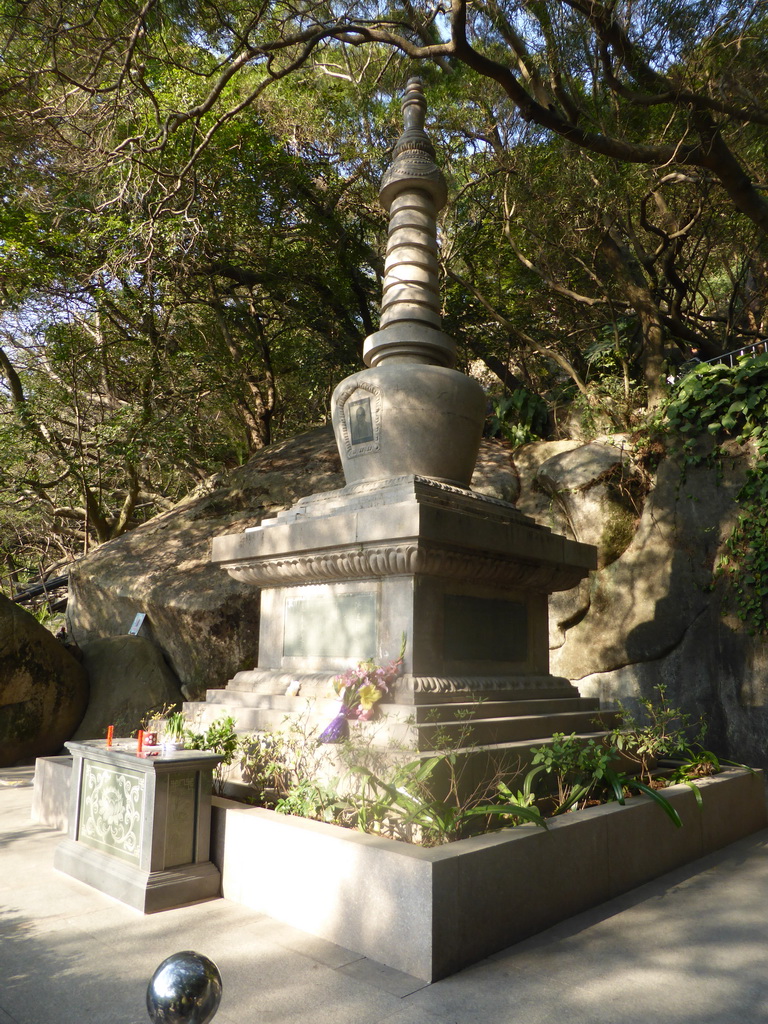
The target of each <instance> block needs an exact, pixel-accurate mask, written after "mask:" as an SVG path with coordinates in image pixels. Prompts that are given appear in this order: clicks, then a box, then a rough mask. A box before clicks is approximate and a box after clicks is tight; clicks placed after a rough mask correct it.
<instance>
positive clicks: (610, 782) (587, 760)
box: [519, 733, 683, 828]
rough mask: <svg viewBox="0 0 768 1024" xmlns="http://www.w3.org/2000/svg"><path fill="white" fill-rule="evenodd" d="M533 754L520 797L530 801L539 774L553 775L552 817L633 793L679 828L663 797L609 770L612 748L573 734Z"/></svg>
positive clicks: (620, 800) (554, 739) (676, 816)
mask: <svg viewBox="0 0 768 1024" xmlns="http://www.w3.org/2000/svg"><path fill="white" fill-rule="evenodd" d="M532 753H533V755H534V757H533V763H534V767H533V768H532V769H531V770H530V772H528V775H527V776H526V777H525V781H524V785H523V791H522V793H521V794H519V795H521V796H523V797H524V798H527V799H530V796H531V794H532V792H533V781H534V779H535V778H536V777H537V776H538V775H540V774H542V773H546V774H549V775H553V776H554V778H555V780H556V783H557V797H556V798H554V799H555V806H554V808H553V810H552V815H553V816H556V815H559V814H565V813H566V812H568V811H572V810H575V809H578V808H580V807H581V808H584V807H586V806H587V805H588V803H589V802H591V801H593V800H594V801H595V802H596V803H599V802H603V801H607V800H611V799H613V800H616V801H617V802H618V803H620V804H623V803H624V802H625V796H626V794H627V793H628V792H629V791H630V790H635V791H636V792H637V793H642V794H644V795H645V796H648V797H650V798H651V799H652V800H653V801H654V803H656V804H657V805H658V806H659V807H660V808H661V809H662V810H663V811H664V813H665V814H666V815H667V817H668V818H669V820H670V821H671V822H672V824H673V825H675V826H676V828H681V827H682V824H683V823H682V821H681V820H680V815H679V814H678V813H677V811H676V810H675V808H674V807H673V806H672V804H671V803H670V802H669V800H667V798H666V797H664V796H662V794H661V793H659V792H658V791H657V790H655V789H653V788H651V787H650V786H647V785H646V784H645V783H644V782H641V781H640V779H636V778H633V777H632V776H630V775H626V774H625V773H624V772H617V771H616V770H615V769H614V768H613V767H612V763H613V762H615V760H616V756H617V753H618V751H617V748H616V747H614V746H610V745H604V744H599V743H595V741H594V740H587V741H586V742H585V741H584V740H580V739H579V738H578V736H576V734H575V733H571V735H570V736H564V735H563V734H562V733H555V734H554V736H553V737H552V745H551V746H549V747H536V748H533V750H532ZM537 762H538V763H537ZM534 799H535V798H534ZM539 799H541V798H539Z"/></svg>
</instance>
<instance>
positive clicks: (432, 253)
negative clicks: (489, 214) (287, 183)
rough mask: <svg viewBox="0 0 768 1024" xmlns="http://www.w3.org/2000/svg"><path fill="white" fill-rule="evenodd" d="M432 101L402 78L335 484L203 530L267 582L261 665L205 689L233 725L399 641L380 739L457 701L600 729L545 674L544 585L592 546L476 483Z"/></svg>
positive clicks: (514, 721) (402, 732)
mask: <svg viewBox="0 0 768 1024" xmlns="http://www.w3.org/2000/svg"><path fill="white" fill-rule="evenodd" d="M425 113H426V103H425V100H424V95H423V90H422V86H421V82H420V81H419V80H418V79H411V80H410V81H409V82H408V85H407V88H406V92H405V98H404V102H403V114H404V122H405V129H404V132H403V134H402V136H401V137H400V139H399V141H398V143H397V145H396V146H395V150H394V160H393V163H392V166H391V168H390V169H389V171H388V172H387V173H386V174H385V176H384V180H383V182H382V185H381V191H380V200H381V203H382V206H383V207H384V209H385V210H387V211H388V212H389V215H390V229H389V240H388V245H387V256H386V264H385V279H384V286H383V299H382V307H381V325H380V329H379V331H377V332H376V333H375V334H372V335H371V336H370V337H369V338H368V339H367V340H366V342H365V349H364V358H365V363H366V366H367V369H364V370H361V371H360V372H359V373H356V374H354V375H353V376H351V377H348V378H347V379H346V380H343V381H342V382H341V383H340V384H339V385H338V387H337V388H336V391H335V393H334V396H333V405H332V415H333V425H334V431H335V435H336V442H337V445H338V448H339V453H340V455H341V459H342V464H343V467H344V474H345V478H346V481H347V485H346V487H344V488H342V489H341V490H337V491H332V492H329V493H324V494H315V495H310V496H308V497H306V498H303V499H301V500H300V501H299V502H297V504H296V505H294V506H293V507H292V508H290V509H288V510H286V511H284V512H281V513H280V514H278V515H277V516H276V517H274V518H272V519H266V520H264V521H263V522H262V523H261V525H260V526H258V527H255V528H252V529H248V530H246V531H245V532H244V533H238V534H229V535H226V536H221V537H217V538H215V540H214V542H213V549H212V561H213V562H214V564H215V565H217V566H220V567H221V568H223V569H225V570H226V571H227V572H228V573H230V574H231V575H232V576H233V577H235V579H238V580H241V581H244V582H248V583H253V584H254V585H255V586H258V587H260V588H261V616H260V627H259V661H258V666H257V667H255V668H253V669H251V670H247V671H243V672H239V673H238V674H237V675H236V676H235V677H234V678H233V679H232V680H231V681H230V682H229V685H228V687H227V689H226V690H216V691H209V692H208V697H207V702H206V705H204V710H205V716H206V717H207V718H208V719H211V718H214V717H217V716H218V715H220V714H222V713H223V712H224V711H225V710H226V711H229V712H231V713H232V714H234V715H235V717H236V718H237V723H238V729H240V730H243V731H250V730H254V729H268V728H279V727H280V726H281V725H282V724H283V723H284V720H285V716H286V713H299V712H300V711H301V709H302V708H306V707H307V698H311V699H312V701H313V702H314V704H315V710H314V711H313V714H316V715H317V720H318V723H320V722H322V721H323V720H326V721H327V719H328V715H329V709H332V708H333V707H334V706H335V704H333V703H332V702H331V697H332V693H331V688H330V684H331V681H332V680H333V678H334V677H335V676H336V675H338V674H339V673H340V672H342V671H343V670H344V669H346V668H348V667H350V666H353V665H355V664H356V663H357V662H359V661H362V660H365V659H371V658H372V659H374V660H375V661H376V662H377V663H379V664H383V663H386V662H389V661H391V660H392V659H393V658H396V657H397V655H398V653H399V651H400V648H401V639H402V638H403V637H404V638H405V648H404V656H403V671H402V674H401V675H400V677H399V679H398V680H397V683H396V684H395V687H394V690H393V693H392V694H391V697H390V702H387V703H385V702H382V704H381V705H380V710H379V718H380V722H381V723H382V724H383V726H384V728H381V729H380V730H379V735H380V737H381V738H380V742H381V744H382V745H387V744H391V743H393V742H397V743H400V744H402V745H404V746H405V747H407V748H409V749H420V750H425V749H429V748H430V746H431V744H432V742H433V738H434V731H435V728H440V727H441V725H440V723H441V722H442V723H443V724H444V725H445V726H446V727H447V728H448V729H450V728H451V725H452V723H454V722H455V711H456V705H458V706H460V707H461V708H464V709H467V712H466V713H469V714H471V715H472V716H474V718H475V730H474V734H473V738H474V739H475V741H476V742H480V743H493V744H502V745H505V746H512V747H516V746H518V745H520V744H523V745H525V743H526V741H531V740H533V739H538V738H541V737H547V736H551V734H552V732H553V731H566V732H571V731H576V732H589V731H592V730H593V729H594V726H593V725H592V724H591V720H592V718H593V717H594V714H595V710H596V706H597V705H596V702H594V701H586V700H583V699H581V698H580V697H579V694H578V691H577V690H576V688H575V687H574V686H573V685H572V684H571V683H570V682H569V681H568V680H566V679H562V678H558V677H555V676H552V675H551V674H550V672H549V650H548V617H547V602H548V596H549V594H550V593H552V592H553V591H558V590H566V589H569V588H571V587H573V586H575V585H576V584H577V583H578V582H579V581H580V580H581V579H583V578H584V577H585V576H586V575H587V573H588V572H589V570H590V569H593V568H595V565H596V561H595V551H594V549H593V548H592V547H591V546H588V545H584V544H579V543H576V542H574V541H571V540H568V539H566V538H565V537H562V536H558V535H556V534H554V533H552V531H551V530H549V529H548V528H546V527H544V526H540V525H538V524H537V523H535V522H534V521H533V520H532V519H530V518H528V517H526V516H524V515H522V514H521V513H520V512H518V511H517V510H516V509H515V508H514V507H513V506H512V505H510V504H508V503H506V502H503V501H500V500H497V499H493V498H489V497H485V496H483V495H479V494H476V493H473V492H472V491H471V490H469V484H470V480H471V478H472V472H473V469H474V465H475V459H476V457H477V452H478V448H479V444H480V438H481V434H482V427H483V421H484V417H485V411H486V398H485V395H484V392H483V390H482V388H481V386H480V385H479V384H478V383H477V382H476V381H475V380H473V379H472V378H470V377H468V376H466V375H465V374H463V373H460V372H459V371H457V370H456V369H454V365H455V361H456V345H455V343H454V341H453V340H452V339H451V338H450V337H449V336H448V335H447V334H445V333H444V332H443V331H442V330H441V320H440V290H439V268H438V262H437V230H436V220H435V218H436V215H437V213H438V212H439V210H440V209H441V208H442V207H443V206H444V204H445V202H446V184H445V179H444V177H443V175H442V173H441V172H440V170H439V169H438V167H437V165H436V163H435V151H434V149H433V147H432V144H431V142H430V141H429V138H428V136H427V134H426V133H425V130H424V121H425ZM479 698H482V702H481V703H478V699H479ZM326 701H327V702H328V704H327V705H326ZM435 708H437V711H435ZM198 710H199V709H198ZM374 724H375V723H374ZM374 742H375V741H374Z"/></svg>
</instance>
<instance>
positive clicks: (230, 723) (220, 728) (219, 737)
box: [165, 711, 242, 795]
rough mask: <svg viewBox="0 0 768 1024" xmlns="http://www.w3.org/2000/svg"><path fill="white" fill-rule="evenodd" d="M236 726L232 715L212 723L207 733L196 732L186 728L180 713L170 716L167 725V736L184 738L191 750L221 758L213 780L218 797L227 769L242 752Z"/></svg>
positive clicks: (221, 790) (222, 788)
mask: <svg viewBox="0 0 768 1024" xmlns="http://www.w3.org/2000/svg"><path fill="white" fill-rule="evenodd" d="M236 724H237V723H236V722H235V719H234V718H233V717H232V715H225V716H222V717H221V718H217V719H215V720H214V721H213V722H211V724H210V725H209V726H208V728H207V729H206V730H205V732H194V731H193V730H191V729H187V728H186V723H185V720H184V715H183V713H182V712H180V711H178V712H176V713H175V714H173V715H170V716H169V718H168V721H167V723H166V727H165V735H166V736H168V735H179V736H184V738H185V743H186V746H187V747H188V748H189V749H191V750H210V751H212V752H213V753H214V754H218V755H219V756H220V757H221V761H220V762H219V764H217V765H216V769H215V771H214V778H213V791H214V793H216V794H217V795H221V793H222V792H223V791H224V779H225V776H226V769H227V768H228V767H229V766H230V765H231V764H232V762H233V761H234V760H235V757H236V756H237V754H238V753H239V752H240V750H241V746H242V741H241V738H240V736H238V734H237V732H236V731H235V726H236Z"/></svg>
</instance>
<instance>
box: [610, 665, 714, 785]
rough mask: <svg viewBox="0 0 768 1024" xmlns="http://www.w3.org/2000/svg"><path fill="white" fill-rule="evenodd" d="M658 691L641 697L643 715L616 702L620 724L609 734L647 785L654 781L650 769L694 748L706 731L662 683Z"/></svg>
mask: <svg viewBox="0 0 768 1024" xmlns="http://www.w3.org/2000/svg"><path fill="white" fill-rule="evenodd" d="M655 690H656V698H655V699H653V698H650V697H640V698H638V704H639V705H640V707H641V708H642V715H636V714H635V713H634V711H632V709H631V708H629V707H627V706H626V705H625V704H624V703H623V702H622V701H617V702H616V703H617V707H618V709H619V712H620V714H621V725H619V726H617V727H616V728H615V729H613V730H612V732H611V734H610V742H611V744H612V745H613V746H614V747H615V748H616V749H617V750H618V751H620V752H621V754H622V755H623V756H624V757H625V758H626V759H627V760H628V761H630V762H632V763H633V764H635V765H637V768H638V770H639V774H640V780H641V781H642V782H644V783H645V784H646V785H649V784H650V782H651V772H652V771H653V768H654V767H655V765H656V763H657V762H658V760H659V758H674V757H677V756H680V755H682V754H683V752H685V751H686V750H689V749H690V748H691V747H696V746H701V741H702V739H703V738H704V735H705V733H706V725H704V724H703V723H700V724H699V725H698V726H696V725H695V724H694V723H693V721H692V718H691V716H690V715H688V714H686V713H685V712H684V711H681V710H680V708H674V707H672V706H671V705H670V704H669V701H668V700H667V691H666V687H665V686H664V685H663V684H662V683H659V685H658V686H656V687H655ZM694 730H695V732H694ZM692 732H694V735H693V737H691V733H692Z"/></svg>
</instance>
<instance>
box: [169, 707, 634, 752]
mask: <svg viewBox="0 0 768 1024" xmlns="http://www.w3.org/2000/svg"><path fill="white" fill-rule="evenodd" d="M532 703H533V702H532ZM536 703H537V704H539V705H547V704H548V703H549V702H546V701H544V702H536ZM557 703H560V702H557ZM573 703H575V702H571V704H570V705H569V706H571V707H572V706H573ZM586 703H587V704H589V703H591V702H589V701H587V702H586ZM338 708H339V702H338V701H336V700H325V701H317V702H313V703H312V704H311V705H310V704H309V703H308V702H306V701H304V700H303V699H302V698H287V697H282V698H278V699H276V700H275V698H272V700H266V701H265V702H264V703H262V704H261V705H260V706H252V705H251V704H248V705H246V704H240V705H238V704H234V705H232V704H224V703H217V702H215V701H210V702H206V703H204V704H197V705H185V710H186V711H187V713H188V717H189V719H190V721H191V722H192V723H194V727H195V728H196V729H204V728H206V727H207V726H208V725H210V724H211V723H212V722H213V721H215V720H216V719H217V718H221V717H223V716H224V715H227V714H231V715H232V717H233V718H234V719H235V721H236V728H237V731H238V732H241V733H249V732H264V731H280V730H288V729H290V728H291V726H292V725H294V726H296V725H300V726H301V728H302V729H304V730H305V731H307V730H310V731H311V730H312V729H315V730H317V731H318V732H320V731H322V729H324V728H325V726H326V725H327V724H328V723H329V722H330V721H331V719H332V718H333V717H334V716H335V715H336V714H337V712H338ZM480 708H481V709H482V711H484V712H487V711H488V710H489V708H488V707H487V706H486V705H485V704H483V705H480ZM476 709H477V705H475V706H472V707H471V708H470V711H472V712H474V711H475V710H476ZM440 710H442V711H450V712H451V714H450V715H444V716H443V717H442V718H430V717H427V720H426V721H423V720H422V721H418V720H417V719H416V717H415V716H414V714H413V712H414V709H413V708H412V707H402V706H397V705H383V706H382V707H381V714H380V715H379V716H377V718H376V720H375V721H372V722H370V723H354V728H355V730H356V731H357V735H358V736H359V737H360V739H361V741H362V742H365V743H369V744H371V745H372V746H374V747H377V748H382V747H387V746H393V747H396V748H400V749H407V750H412V751H422V750H427V749H431V748H433V747H434V746H436V745H438V746H440V747H442V748H446V747H449V748H451V749H453V747H461V746H464V745H470V744H472V745H477V744H480V745H487V744H495V743H507V742H517V741H528V742H529V743H536V744H539V743H541V742H543V741H544V740H546V739H547V738H550V737H551V736H552V735H553V733H556V732H562V733H566V734H570V733H572V732H576V733H589V732H591V731H595V730H599V729H600V728H601V725H602V727H603V728H605V727H608V728H610V727H612V726H613V725H614V724H615V723H616V722H617V720H618V716H617V715H616V713H615V712H604V713H603V714H599V712H598V710H597V709H596V708H594V707H592V708H588V709H587V710H572V711H571V710H569V711H563V710H559V709H558V710H554V709H549V710H548V712H545V713H540V714H512V715H503V714H501V713H499V714H498V716H497V717H484V718H470V717H467V718H464V717H463V716H461V715H459V717H458V718H457V717H455V714H456V708H455V707H453V706H452V707H451V708H446V707H445V706H444V707H443V708H441V709H440ZM528 710H530V709H528ZM403 712H408V715H407V716H406V715H404V714H403ZM499 712H500V709H499Z"/></svg>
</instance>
